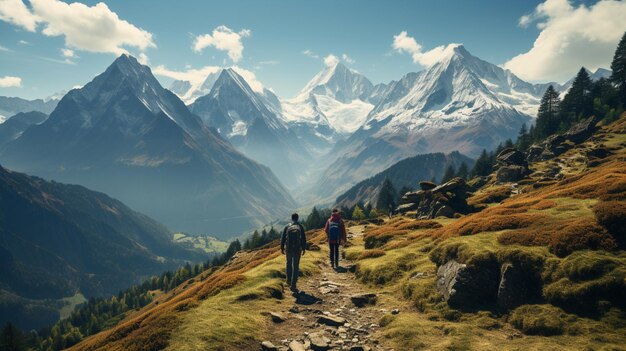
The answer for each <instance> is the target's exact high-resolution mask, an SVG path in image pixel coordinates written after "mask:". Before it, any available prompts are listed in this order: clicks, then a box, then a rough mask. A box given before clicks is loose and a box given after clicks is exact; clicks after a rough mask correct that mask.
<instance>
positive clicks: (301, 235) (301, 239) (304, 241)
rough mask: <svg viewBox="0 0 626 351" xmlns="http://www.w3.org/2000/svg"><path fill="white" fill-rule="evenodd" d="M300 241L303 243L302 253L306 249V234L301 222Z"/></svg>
mask: <svg viewBox="0 0 626 351" xmlns="http://www.w3.org/2000/svg"><path fill="white" fill-rule="evenodd" d="M300 242H301V243H302V254H303V255H304V252H305V251H306V234H305V233H304V227H303V226H302V224H300Z"/></svg>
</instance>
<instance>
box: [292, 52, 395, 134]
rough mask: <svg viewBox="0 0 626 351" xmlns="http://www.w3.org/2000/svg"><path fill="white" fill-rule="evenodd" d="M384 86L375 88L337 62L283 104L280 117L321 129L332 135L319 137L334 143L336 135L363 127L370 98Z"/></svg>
mask: <svg viewBox="0 0 626 351" xmlns="http://www.w3.org/2000/svg"><path fill="white" fill-rule="evenodd" d="M383 87H384V85H378V86H377V87H376V88H375V87H374V86H373V85H372V83H371V82H370V81H369V80H368V79H367V78H366V77H365V76H363V75H362V74H360V73H358V72H356V71H354V70H352V69H349V68H347V67H346V66H344V65H343V64H342V63H341V62H339V61H337V62H334V63H333V64H332V65H328V66H326V67H325V68H324V70H322V71H321V72H320V73H318V74H317V75H316V76H315V77H313V79H312V80H311V81H310V82H309V83H307V85H306V86H305V87H304V89H302V91H300V93H299V94H298V95H297V96H296V97H294V98H293V99H289V100H283V101H282V111H283V116H284V118H285V120H287V121H288V122H290V123H300V124H308V125H311V126H312V127H313V128H317V129H322V128H320V127H323V130H324V131H330V132H331V133H330V134H322V133H320V135H321V136H324V137H326V138H328V139H330V140H333V141H334V140H337V138H336V135H335V133H337V134H339V135H347V134H350V133H352V132H354V131H355V130H357V129H358V128H359V127H360V126H361V125H363V123H364V122H365V118H366V117H367V115H368V113H369V112H370V111H371V110H372V108H373V107H374V105H373V103H372V101H371V100H370V97H371V96H372V94H373V93H376V94H379V92H380V90H381V89H382V88H383ZM375 96H376V95H375ZM374 99H376V97H374ZM374 101H375V100H374Z"/></svg>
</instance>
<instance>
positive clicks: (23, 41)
mask: <svg viewBox="0 0 626 351" xmlns="http://www.w3.org/2000/svg"><path fill="white" fill-rule="evenodd" d="M17 43H18V44H21V45H30V43H29V42H27V41H26V40H20V41H18V42H17Z"/></svg>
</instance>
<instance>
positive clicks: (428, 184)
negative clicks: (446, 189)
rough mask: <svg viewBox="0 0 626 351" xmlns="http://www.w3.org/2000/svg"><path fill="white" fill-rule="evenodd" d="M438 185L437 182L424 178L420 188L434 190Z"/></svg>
mask: <svg viewBox="0 0 626 351" xmlns="http://www.w3.org/2000/svg"><path fill="white" fill-rule="evenodd" d="M436 187H437V184H435V183H433V182H429V181H427V180H423V181H421V182H420V189H422V190H432V189H434V188H436Z"/></svg>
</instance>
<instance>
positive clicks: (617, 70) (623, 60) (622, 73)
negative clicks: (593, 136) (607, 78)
mask: <svg viewBox="0 0 626 351" xmlns="http://www.w3.org/2000/svg"><path fill="white" fill-rule="evenodd" d="M611 71H613V73H611V82H612V83H613V84H615V87H616V88H617V91H618V96H619V100H620V102H621V104H622V107H625V108H626V32H624V35H622V39H621V40H620V41H619V44H617V49H616V50H615V54H614V55H613V61H612V62H611Z"/></svg>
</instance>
